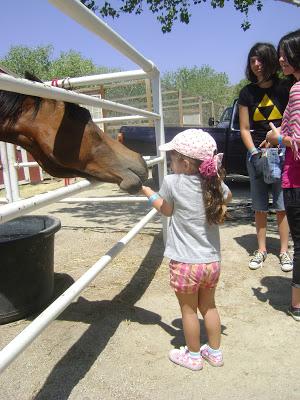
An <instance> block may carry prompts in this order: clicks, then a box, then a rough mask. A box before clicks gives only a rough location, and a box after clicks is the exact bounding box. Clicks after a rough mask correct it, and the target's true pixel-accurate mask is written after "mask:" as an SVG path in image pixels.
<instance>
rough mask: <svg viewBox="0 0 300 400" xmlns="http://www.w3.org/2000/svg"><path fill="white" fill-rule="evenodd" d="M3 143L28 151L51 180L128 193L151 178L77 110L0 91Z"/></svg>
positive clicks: (141, 164) (85, 112)
mask: <svg viewBox="0 0 300 400" xmlns="http://www.w3.org/2000/svg"><path fill="white" fill-rule="evenodd" d="M25 77H26V78H27V79H30V80H32V81H38V82H41V81H40V80H39V79H37V78H36V77H34V76H33V75H31V74H29V73H26V75H25ZM0 140H2V141H4V142H9V143H14V144H16V145H20V146H22V147H24V148H25V149H26V150H27V151H29V153H31V154H32V156H33V157H34V159H35V160H36V161H37V162H38V163H39V165H40V166H41V167H42V168H43V169H44V170H45V171H46V172H48V173H49V174H50V175H52V176H56V177H60V178H69V177H76V176H80V177H84V178H87V179H92V178H95V179H96V180H99V181H103V182H111V183H117V184H118V185H119V186H120V188H121V189H123V190H126V191H127V192H129V193H136V192H137V191H138V190H139V189H140V188H141V184H142V182H143V181H145V180H146V179H147V177H148V171H147V166H146V164H145V162H144V160H143V158H142V157H141V156H140V155H139V154H137V153H135V152H133V151H131V150H129V149H127V148H126V147H125V146H123V145H122V144H121V143H119V142H117V141H116V140H113V139H112V138H110V137H109V136H108V135H106V134H105V133H104V132H103V131H102V130H101V129H100V128H99V127H98V126H97V125H96V124H95V123H94V122H93V121H92V118H91V115H90V113H89V111H88V110H87V109H85V108H83V107H80V106H78V105H76V104H72V103H66V102H63V101H57V100H49V99H43V98H40V97H34V96H28V95H24V94H19V93H14V92H8V91H4V90H0Z"/></svg>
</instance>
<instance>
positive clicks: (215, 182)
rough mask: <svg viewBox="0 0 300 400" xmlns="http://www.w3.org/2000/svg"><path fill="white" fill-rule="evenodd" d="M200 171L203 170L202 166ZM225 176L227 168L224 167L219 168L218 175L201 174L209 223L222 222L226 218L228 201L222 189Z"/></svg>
mask: <svg viewBox="0 0 300 400" xmlns="http://www.w3.org/2000/svg"><path fill="white" fill-rule="evenodd" d="M199 171H201V166H200V168H199ZM200 174H201V172H200ZM224 176H225V170H224V168H222V167H221V168H219V169H218V173H217V174H216V175H213V176H207V175H205V174H203V175H202V174H201V178H202V179H201V185H202V193H203V200H204V207H205V213H206V219H207V222H208V223H209V224H222V223H223V222H224V220H225V218H226V203H225V199H224V196H223V190H222V180H223V178H224Z"/></svg>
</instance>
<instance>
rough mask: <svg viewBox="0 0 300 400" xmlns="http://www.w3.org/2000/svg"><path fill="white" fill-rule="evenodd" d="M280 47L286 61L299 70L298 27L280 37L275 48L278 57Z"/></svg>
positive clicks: (299, 32) (299, 40) (299, 46)
mask: <svg viewBox="0 0 300 400" xmlns="http://www.w3.org/2000/svg"><path fill="white" fill-rule="evenodd" d="M281 49H282V50H283V51H284V55H285V57H286V59H287V61H288V63H289V64H290V65H291V66H292V67H293V68H294V69H295V70H296V71H300V29H298V30H296V31H294V32H290V33H288V34H287V35H285V36H283V37H282V38H281V39H280V41H279V43H278V48H277V53H278V57H280V50H281Z"/></svg>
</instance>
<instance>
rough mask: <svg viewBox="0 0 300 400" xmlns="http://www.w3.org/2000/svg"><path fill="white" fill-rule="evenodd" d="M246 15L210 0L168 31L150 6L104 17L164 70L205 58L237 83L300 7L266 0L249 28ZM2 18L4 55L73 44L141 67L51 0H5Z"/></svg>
mask: <svg viewBox="0 0 300 400" xmlns="http://www.w3.org/2000/svg"><path fill="white" fill-rule="evenodd" d="M112 3H114V2H112ZM243 18H244V17H243V15H242V14H241V13H239V12H237V11H235V9H234V8H233V5H232V1H229V2H225V7H224V8H223V9H216V10H214V9H212V8H211V7H210V6H209V4H200V5H198V6H195V7H194V8H193V13H192V18H191V22H190V24H189V25H185V24H181V23H176V25H175V26H174V28H173V31H172V32H171V33H169V34H163V33H162V32H161V30H160V24H159V23H158V22H157V21H156V18H155V16H153V15H152V14H150V13H149V12H146V13H145V14H142V15H140V16H136V15H122V16H121V17H120V18H118V19H116V20H112V19H106V20H105V21H106V23H108V24H109V26H110V27H111V28H112V29H114V30H115V31H116V32H117V33H118V34H119V35H121V36H122V37H123V38H124V39H125V40H127V41H128V42H129V43H130V44H131V45H132V46H133V47H135V48H136V49H137V50H138V51H139V52H140V53H142V54H143V55H144V56H145V57H146V58H148V59H149V60H151V61H153V62H154V64H156V66H157V67H158V68H159V69H160V71H161V72H166V71H175V70H176V69H178V68H180V67H193V66H197V67H201V66H202V65H204V64H206V65H209V66H211V67H212V68H213V69H214V70H215V71H217V72H225V73H226V74H227V75H228V77H229V80H230V82H231V83H232V84H234V83H238V82H239V81H240V80H241V79H242V78H244V70H245V62H246V57H247V53H248V51H249V49H250V47H251V46H252V45H253V44H254V43H256V42H257V41H267V42H271V43H273V44H275V45H277V42H278V40H279V39H280V37H281V36H282V35H284V34H286V33H287V32H290V31H291V30H295V29H299V28H300V7H299V8H297V7H295V6H293V5H290V4H287V3H284V2H281V1H275V0H264V8H263V11H261V12H257V11H255V10H253V11H252V12H251V13H250V21H251V22H252V26H251V28H250V29H249V30H248V31H246V32H244V31H243V30H242V29H241V28H240V25H241V23H242V21H243ZM0 21H1V24H0V32H1V41H0V57H1V58H2V57H3V56H5V54H7V52H8V51H9V49H10V47H11V46H15V45H25V46H30V47H32V46H38V45H47V44H52V45H53V46H54V57H56V56H58V55H59V53H60V52H61V51H68V50H70V49H74V50H77V51H79V52H80V53H81V54H82V55H83V56H84V57H86V58H90V59H92V60H93V62H94V63H95V64H96V65H103V66H107V67H114V68H121V69H124V70H132V69H139V67H137V66H136V65H135V64H133V63H132V62H131V61H129V60H128V59H127V58H126V57H124V56H123V55H122V54H120V53H119V52H118V51H117V50H115V49H113V48H112V47H111V46H110V45H108V44H106V43H105V42H104V41H103V40H102V39H100V38H98V37H97V36H95V35H94V34H92V33H90V32H88V31H87V30H86V29H85V28H83V27H81V26H80V25H79V24H77V23H76V22H74V21H72V20H71V19H70V18H69V17H67V16H66V15H64V14H62V13H61V12H60V11H59V10H57V9H56V8H55V7H54V6H52V5H51V4H50V3H48V1H46V0H6V1H2V2H1V19H0Z"/></svg>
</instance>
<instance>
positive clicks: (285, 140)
mask: <svg viewBox="0 0 300 400" xmlns="http://www.w3.org/2000/svg"><path fill="white" fill-rule="evenodd" d="M270 127H271V128H272V130H271V131H268V133H267V136H266V141H267V142H268V143H271V145H272V146H276V145H278V144H279V139H280V142H281V143H280V144H282V145H283V146H286V147H292V139H291V137H290V136H282V135H281V127H278V128H276V127H275V126H274V125H273V124H272V123H271V122H270Z"/></svg>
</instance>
